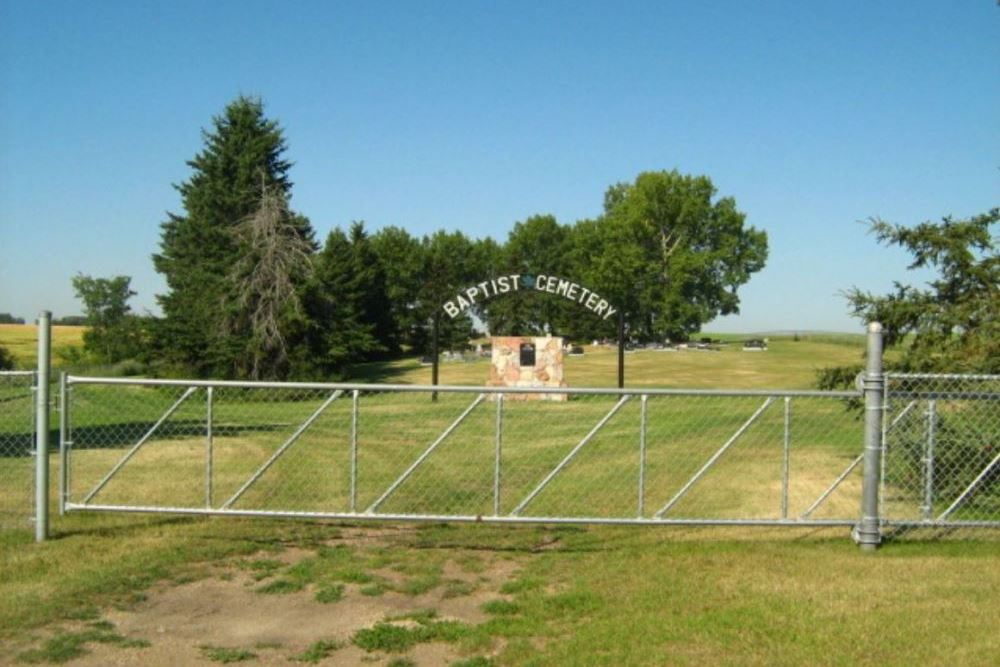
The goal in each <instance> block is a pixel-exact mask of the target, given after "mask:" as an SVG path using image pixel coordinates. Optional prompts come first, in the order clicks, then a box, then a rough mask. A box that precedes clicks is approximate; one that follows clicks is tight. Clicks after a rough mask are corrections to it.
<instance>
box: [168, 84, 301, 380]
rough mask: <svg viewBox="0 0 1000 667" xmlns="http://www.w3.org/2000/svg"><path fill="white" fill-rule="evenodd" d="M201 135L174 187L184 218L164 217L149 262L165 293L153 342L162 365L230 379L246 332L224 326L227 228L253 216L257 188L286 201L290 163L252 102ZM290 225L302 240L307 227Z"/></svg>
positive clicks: (229, 259) (234, 249)
mask: <svg viewBox="0 0 1000 667" xmlns="http://www.w3.org/2000/svg"><path fill="white" fill-rule="evenodd" d="M202 134H203V139H204V148H203V150H202V151H201V152H200V153H198V154H197V155H196V156H195V157H194V159H192V160H191V161H189V162H188V166H190V167H191V169H192V171H193V173H192V174H191V177H190V178H189V179H188V180H187V181H185V182H184V183H181V184H180V185H179V186H177V189H178V191H179V192H180V193H181V201H182V205H183V208H184V213H183V214H182V215H177V214H169V217H168V219H167V221H166V222H164V223H163V224H162V235H161V240H160V252H159V253H157V254H155V255H154V256H153V263H154V266H155V267H156V270H157V271H158V272H160V273H162V274H163V276H164V278H165V279H166V281H167V288H168V291H167V293H166V294H163V295H160V296H158V300H159V303H160V306H161V307H162V309H163V315H164V317H163V320H162V322H161V323H160V326H159V327H158V331H157V338H158V339H159V341H160V344H159V345H158V347H159V349H160V350H161V354H163V355H164V356H165V357H166V358H167V360H168V361H170V362H172V363H175V364H178V365H181V366H184V367H186V368H187V369H188V370H190V371H193V372H195V373H197V374H198V375H202V376H206V375H216V376H227V377H228V376H233V375H237V374H238V372H239V369H240V368H241V357H242V355H244V354H245V352H246V350H247V349H248V347H249V345H250V343H249V340H250V338H251V332H250V331H249V330H245V331H229V332H227V331H226V326H225V322H226V321H227V317H228V316H229V312H228V311H229V310H230V309H231V308H232V307H233V304H232V302H231V299H229V298H228V286H229V283H228V274H229V272H230V270H231V268H232V267H233V266H234V265H235V264H236V263H237V261H238V259H239V255H240V247H239V241H238V239H237V237H236V236H235V235H234V234H233V228H234V227H235V226H237V225H238V224H239V223H240V221H242V220H244V219H246V218H247V216H249V215H250V214H251V213H253V212H254V211H255V210H256V209H257V207H258V205H259V200H260V192H261V187H262V181H263V187H264V188H267V189H269V190H271V191H273V192H275V193H276V194H278V195H280V196H281V197H282V198H284V200H286V201H287V199H288V197H289V194H290V190H291V185H292V184H291V182H290V181H289V180H288V170H289V168H290V167H291V163H290V162H288V161H286V160H285V159H283V157H282V154H283V153H284V151H285V148H286V145H285V140H284V137H283V133H282V130H281V128H280V127H279V126H278V123H277V122H276V121H274V120H269V119H267V118H266V117H265V116H264V105H263V103H262V102H261V101H260V100H259V99H255V98H249V97H242V96H241V97H239V98H237V99H236V100H234V101H233V102H231V103H230V104H229V105H228V106H226V108H225V110H224V111H223V113H222V114H221V115H220V116H217V117H215V118H214V119H213V122H212V129H211V130H205V131H203V133H202ZM298 220H299V224H300V225H301V226H302V227H303V228H304V233H306V232H307V228H308V222H307V221H305V220H304V219H298Z"/></svg>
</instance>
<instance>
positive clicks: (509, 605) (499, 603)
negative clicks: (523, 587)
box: [482, 600, 521, 616]
mask: <svg viewBox="0 0 1000 667" xmlns="http://www.w3.org/2000/svg"><path fill="white" fill-rule="evenodd" d="M482 610H483V611H485V612H486V613H487V614H490V615H492V616H513V615H514V614H516V613H517V612H519V611H521V608H520V607H518V606H517V603H516V602H511V601H509V600H490V601H489V602H485V603H483V606H482Z"/></svg>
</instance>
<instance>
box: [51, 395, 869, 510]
mask: <svg viewBox="0 0 1000 667" xmlns="http://www.w3.org/2000/svg"><path fill="white" fill-rule="evenodd" d="M79 384H105V385H115V384H118V385H140V386H176V387H183V388H184V392H183V393H182V394H181V396H180V397H179V398H178V399H177V400H176V401H175V402H174V403H173V404H172V405H171V406H170V407H169V408H167V410H166V411H165V412H164V413H163V414H162V415H161V416H160V417H159V419H157V421H156V422H155V423H154V424H153V426H152V427H150V428H149V429H148V430H147V431H146V432H145V433H144V434H143V435H142V437H141V438H139V440H138V441H137V442H136V443H135V444H134V445H132V446H131V447H130V448H129V450H128V451H127V452H126V453H125V454H124V455H123V456H122V457H121V459H119V460H118V461H117V463H115V465H114V466H113V467H112V468H111V470H110V471H109V472H108V473H107V474H106V475H104V477H103V478H102V479H101V480H100V481H99V482H98V483H97V484H96V485H95V486H94V488H92V489H90V490H89V491H88V492H87V493H86V495H85V496H84V497H83V499H82V501H81V502H70V501H69V498H68V495H67V494H68V485H69V476H68V460H69V456H70V453H71V450H72V447H73V442H72V424H71V420H70V405H69V402H68V401H67V400H66V396H67V395H68V394H69V392H71V391H72V388H73V386H75V385H79ZM63 385H64V387H63V399H62V405H63V410H62V414H61V420H60V421H61V424H62V437H61V442H60V445H61V447H60V450H61V460H62V464H63V465H62V471H63V474H61V475H60V494H59V498H60V509H61V510H62V511H80V510H89V511H112V512H167V513H179V514H223V515H241V516H287V517H315V518H335V519H392V520H430V521H489V522H498V523H540V522H542V523H581V524H585V523H593V524H650V525H667V524H684V525H814V526H830V525H842V526H850V525H854V523H855V520H854V519H852V518H849V517H845V518H839V519H814V518H812V517H811V515H812V514H813V513H814V512H815V511H816V509H817V508H819V507H820V506H821V505H822V504H823V503H824V502H826V501H827V499H829V497H830V496H831V495H832V494H833V492H834V491H835V490H836V488H837V487H838V486H839V485H840V484H841V483H842V482H843V481H844V480H845V479H846V478H847V477H848V475H849V474H850V473H851V472H852V471H853V470H854V469H855V468H856V467H857V465H858V462H859V459H855V460H854V461H852V463H851V464H850V465H849V466H848V468H847V469H846V470H844V471H843V473H841V474H840V475H839V476H838V477H837V479H836V480H835V481H834V482H833V484H832V485H831V486H830V487H828V488H827V489H825V490H824V491H823V493H822V494H820V496H819V497H818V498H816V500H815V501H814V502H813V503H812V504H811V505H810V507H809V508H808V509H807V510H806V511H805V512H803V513H802V514H801V515H800V516H798V517H794V518H792V517H789V515H788V487H789V452H790V447H791V409H792V401H793V399H794V398H796V397H809V398H815V397H821V398H839V399H844V398H857V397H858V393H857V392H853V391H844V392H820V391H809V390H782V391H767V390H709V389H703V390H674V389H659V390H654V389H647V390H627V389H626V390H620V389H616V390H609V389H567V388H553V389H545V388H524V389H519V388H505V389H504V390H503V391H502V392H500V391H496V392H492V391H491V392H483V391H482V390H476V389H473V388H470V387H451V386H441V385H438V386H435V387H422V386H416V385H363V384H321V383H247V382H212V381H184V380H130V379H123V378H90V377H78V376H66V377H64V380H63ZM219 387H240V388H247V387H262V388H280V389H289V388H295V389H313V390H326V391H329V392H330V393H329V394H328V396H327V397H326V399H325V400H324V401H322V403H321V404H320V405H319V406H318V407H317V408H316V409H315V410H314V411H313V412H312V413H311V414H310V415H309V417H307V418H306V419H305V420H304V421H303V422H302V423H301V424H300V425H299V426H298V427H297V428H296V429H295V431H294V432H293V433H292V434H291V435H290V436H289V437H288V438H287V439H285V440H284V441H283V442H282V443H281V444H280V445H279V446H278V447H277V449H275V451H274V452H273V453H272V454H271V455H270V457H269V458H268V459H267V460H266V461H265V462H264V463H263V464H261V465H260V466H259V467H258V468H257V469H256V470H255V471H254V472H253V473H252V474H251V475H250V476H249V477H248V478H247V479H246V480H245V481H244V482H243V483H242V485H241V486H240V487H239V489H238V490H237V491H236V492H235V493H233V494H232V495H231V496H230V497H229V498H228V499H227V500H226V501H225V502H223V503H222V504H221V505H218V506H216V505H215V503H214V502H213V489H212V439H213V433H212V406H213V390H214V389H215V388H219ZM199 389H205V390H206V399H207V415H208V420H207V425H206V439H207V444H206V459H205V471H206V474H205V477H206V481H205V506H204V507H159V506H131V505H109V504H101V503H95V502H93V500H94V498H95V497H97V495H98V494H99V493H100V491H101V490H102V489H104V488H105V487H106V486H107V484H108V483H109V482H110V481H111V480H112V479H113V478H114V477H115V476H116V475H117V474H118V473H119V472H120V471H121V470H122V469H123V468H124V467H125V466H126V464H127V463H128V462H129V460H130V459H132V457H134V456H135V454H136V453H137V452H138V451H139V450H140V449H141V448H142V447H143V446H145V445H146V444H147V443H148V442H149V440H150V439H151V438H152V436H153V435H154V434H155V432H156V431H157V430H158V429H159V428H160V427H161V426H162V425H163V424H164V423H165V422H166V421H167V420H168V419H169V418H170V417H171V416H172V415H173V414H174V413H175V412H176V411H177V410H178V409H179V408H180V406H181V405H182V404H183V403H184V402H185V401H187V400H188V399H189V398H190V397H191V396H193V395H194V394H195V393H196V392H197V391H198V390H199ZM376 391H399V392H431V391H434V392H440V393H447V392H452V393H475V394H476V395H475V397H474V399H473V400H472V402H471V403H470V404H469V405H468V406H467V407H466V408H465V409H464V410H463V411H462V412H461V413H460V414H459V415H458V416H457V417H456V418H455V419H454V420H453V421H452V422H451V423H450V424H449V425H448V426H447V427H446V428H445V429H444V430H443V431H442V432H441V433H440V434H439V435H438V436H437V437H436V438H435V439H434V440H433V441H432V442H431V443H430V444H429V445H428V446H427V447H426V448H425V449H424V450H422V452H421V453H420V454H419V455H418V456H417V457H416V458H415V459H414V460H413V461H412V463H411V464H410V465H409V466H408V467H407V468H406V470H405V471H404V472H403V473H402V474H400V475H399V476H398V477H397V478H396V479H395V480H394V481H393V482H392V483H391V484H389V485H388V486H387V487H386V488H385V489H384V490H383V491H382V492H381V494H380V495H379V496H378V497H377V499H376V500H374V501H373V502H371V503H370V504H369V505H368V506H367V507H365V508H364V509H363V510H360V509H359V507H358V505H357V472H358V470H357V453H358V452H357V448H358V400H359V395H360V393H362V392H376ZM348 392H349V393H350V394H351V398H352V401H351V434H350V438H351V440H350V490H349V494H350V501H349V511H347V512H310V511H296V510H288V511H284V510H250V509H240V508H238V507H235V505H236V504H237V502H238V501H239V500H240V498H242V497H243V496H244V494H245V493H246V492H247V491H248V490H249V489H251V488H252V487H253V485H254V484H255V483H257V481H258V480H260V479H261V478H262V477H263V476H264V475H265V474H266V472H267V471H268V470H269V469H270V468H271V467H272V466H273V465H274V464H275V463H276V462H277V461H278V460H279V459H280V458H281V457H282V456H284V455H285V454H286V453H287V452H288V451H289V449H290V448H291V447H292V446H293V445H294V444H295V443H296V442H297V441H298V440H299V439H300V438H301V436H302V435H303V434H304V433H305V432H306V431H307V430H308V429H309V427H310V426H311V425H313V424H314V423H315V422H316V421H317V420H318V419H319V417H320V416H321V415H322V414H323V413H324V412H325V411H326V410H327V408H329V406H330V405H332V404H333V403H334V402H335V401H337V400H338V399H340V398H341V397H342V396H343V395H344V394H345V393H348ZM518 393H532V394H538V393H559V394H566V393H570V394H580V395H592V396H593V395H604V396H607V395H617V397H618V400H617V402H616V403H615V404H614V405H613V406H612V407H611V409H610V410H609V411H608V412H607V413H606V414H605V415H604V416H603V417H602V418H601V419H600V420H599V421H598V422H597V423H596V424H595V425H594V426H593V427H592V428H591V429H590V431H589V432H588V433H587V434H586V435H585V436H584V437H583V438H582V439H581V440H580V441H579V442H577V443H576V444H575V445H574V446H573V447H572V448H571V449H570V450H569V452H568V453H567V454H566V455H565V456H564V457H563V458H562V459H561V460H560V461H559V463H558V464H556V465H555V466H554V467H553V468H552V469H551V470H550V471H549V472H548V473H547V474H546V475H545V476H544V477H543V478H542V479H541V480H540V481H539V482H538V483H537V484H536V485H535V486H534V487H533V488H532V490H531V491H530V492H528V493H527V494H526V495H525V496H524V497H523V498H521V499H520V500H519V502H518V503H517V504H516V505H515V506H514V508H513V509H512V510H511V511H510V512H509V513H507V514H501V513H500V496H501V491H502V489H501V452H502V447H503V415H504V396H505V395H510V394H518ZM489 396H494V397H495V402H496V438H495V453H494V471H493V514H492V515H491V516H482V515H474V516H473V515H459V514H454V515H452V514H401V513H386V512H380V511H379V509H380V507H382V506H383V505H384V504H385V503H386V501H387V500H388V499H389V498H390V497H392V496H393V494H395V493H396V492H397V491H398V490H399V488H400V487H401V486H402V485H404V484H405V483H406V481H407V480H408V479H409V478H410V477H411V476H412V475H413V474H414V472H415V471H417V470H418V469H419V468H420V467H421V466H422V465H423V464H424V463H425V461H427V460H428V458H429V457H430V456H431V455H432V454H433V453H434V451H435V450H436V449H438V447H439V446H440V445H441V444H442V443H443V442H445V441H446V440H447V439H448V437H449V436H450V435H451V434H452V433H454V431H455V430H456V429H457V428H458V427H459V426H460V425H461V424H462V423H463V422H464V421H465V420H466V419H467V418H468V417H469V415H470V414H472V413H473V412H474V411H475V410H476V408H477V407H479V406H480V405H481V404H482V403H483V402H484V401H485V400H486V399H487V397H489ZM655 396H717V397H718V396H728V397H753V396H757V397H759V398H763V399H764V400H763V402H762V403H761V404H760V405H759V406H758V407H757V409H756V410H755V411H754V412H753V413H752V414H751V415H750V416H749V417H748V418H747V419H746V420H745V421H744V422H743V423H742V424H741V425H740V426H739V428H737V429H736V431H735V432H734V433H733V434H732V435H731V436H730V437H729V438H728V439H727V440H726V441H725V442H724V443H723V444H722V445H721V446H720V447H719V448H718V449H717V450H716V451H715V452H714V453H713V454H712V455H711V456H710V457H709V458H708V460H707V461H706V462H705V463H704V464H703V465H702V466H701V467H700V468H699V469H698V471H697V472H695V473H694V474H693V475H692V476H691V477H690V478H689V479H688V480H687V481H686V482H685V483H684V484H683V485H682V486H681V488H680V489H679V490H678V491H677V492H676V493H675V494H674V495H673V497H672V498H671V499H670V500H669V501H668V502H667V503H666V504H665V505H663V506H662V507H660V508H659V509H658V510H657V511H656V512H655V513H653V514H652V515H646V513H645V506H644V504H645V502H644V501H645V495H646V494H645V492H646V444H647V443H646V439H647V434H646V429H647V403H648V400H649V398H650V397H655ZM634 398H639V400H640V422H639V424H640V428H639V438H638V439H639V442H638V463H639V466H638V467H639V471H638V479H637V480H636V485H637V501H636V514H635V517H634V518H629V517H620V518H614V517H559V516H545V515H530V514H527V513H526V510H527V509H528V507H529V506H530V505H531V504H532V502H533V501H534V500H535V499H536V498H537V497H538V496H539V494H541V493H542V491H544V489H545V488H547V487H548V486H549V485H550V484H551V483H552V482H553V480H555V479H556V478H557V477H558V476H559V475H560V474H561V473H562V472H563V471H564V470H565V469H566V468H567V467H568V466H569V465H570V463H571V462H572V461H573V460H574V459H575V458H576V457H577V456H578V455H579V453H580V452H581V451H582V450H583V449H584V448H585V447H586V446H587V445H588V443H590V442H591V441H592V440H593V439H594V437H595V436H596V435H597V434H598V433H599V432H600V431H601V429H602V428H604V426H605V425H607V424H608V422H609V421H611V419H612V418H614V416H615V415H616V414H618V412H619V411H620V410H621V408H622V407H623V406H624V405H625V404H626V403H628V402H629V401H631V400H632V399H634ZM778 399H782V402H783V406H784V434H783V456H782V458H783V470H782V490H781V516H780V518H760V519H753V518H751V519H725V518H682V517H672V516H669V512H670V511H671V510H672V509H673V508H674V507H675V506H676V505H677V504H678V503H679V502H680V501H681V500H682V499H683V498H684V497H685V496H686V495H687V494H688V493H689V492H690V491H691V489H692V488H693V487H694V486H695V485H696V484H698V482H699V481H700V480H701V479H702V478H703V477H704V476H705V475H706V474H707V473H708V472H709V471H710V470H711V469H712V468H713V466H715V465H716V464H717V463H718V462H719V460H720V459H722V457H723V456H724V455H725V454H726V453H727V452H728V451H730V450H731V449H732V448H733V447H734V446H735V445H736V444H737V442H738V441H739V439H740V437H741V436H742V435H743V434H744V433H746V431H747V430H748V429H749V428H750V426H752V425H753V424H754V423H755V422H756V421H757V420H758V419H759V418H760V417H761V416H762V415H763V414H764V413H765V411H767V409H768V408H769V407H770V406H772V405H773V404H774V403H775V402H777V401H778Z"/></svg>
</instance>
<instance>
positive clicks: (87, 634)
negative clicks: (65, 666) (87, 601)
mask: <svg viewBox="0 0 1000 667" xmlns="http://www.w3.org/2000/svg"><path fill="white" fill-rule="evenodd" d="M90 643H101V644H113V645H115V646H120V647H122V648H145V647H147V646H149V642H148V641H146V640H145V639H136V638H129V637H125V636H123V635H121V634H119V633H118V632H116V631H115V626H114V624H113V623H111V622H109V621H96V622H93V623H91V624H90V626H89V627H88V628H87V629H86V630H81V631H79V632H61V633H59V634H56V635H55V636H53V637H51V638H50V639H47V640H46V641H45V642H44V643H43V644H42V646H41V647H40V648H37V649H32V650H30V651H25V652H24V653H21V654H20V655H19V656H18V660H19V661H20V662H25V663H31V664H37V663H45V662H54V663H63V662H69V661H70V660H73V659H75V658H79V657H81V656H83V655H86V654H87V653H89V650H88V649H87V644H90Z"/></svg>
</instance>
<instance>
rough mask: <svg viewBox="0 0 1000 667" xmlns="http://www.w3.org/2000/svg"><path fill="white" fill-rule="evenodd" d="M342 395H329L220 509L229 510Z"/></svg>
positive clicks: (336, 392) (339, 393)
mask: <svg viewBox="0 0 1000 667" xmlns="http://www.w3.org/2000/svg"><path fill="white" fill-rule="evenodd" d="M343 393H344V392H343V390H341V389H338V390H337V391H335V392H333V393H332V394H330V397H329V398H327V399H326V400H325V401H323V404H322V405H320V406H319V407H318V408H316V411H315V412H313V413H312V414H311V415H309V418H308V419H306V420H305V421H304V422H302V425H301V426H299V427H298V428H297V429H295V433H292V435H290V436H289V437H288V440H285V442H284V443H283V444H282V445H281V447H278V449H277V450H276V451H275V452H274V454H271V458H269V459H268V460H267V461H265V462H264V465H262V466H261V467H259V468H257V472H255V473H254V474H252V475H251V476H250V479H248V480H247V481H246V483H244V484H243V486H241V487H240V490H239V491H237V492H236V493H234V494H233V496H232V497H231V498H230V499H229V500H227V501H226V502H225V503H223V505H222V509H224V510H227V509H229V508H230V507H231V506H232V504H233V503H235V502H236V501H237V500H239V499H240V496H242V495H243V494H244V493H246V491H247V489H249V488H250V487H251V486H253V483H254V482H256V481H257V480H258V479H260V476H261V475H263V474H264V473H265V472H267V469H268V468H270V467H271V466H272V465H274V462H275V461H277V460H278V459H279V458H281V455H282V454H284V453H285V452H286V451H287V450H288V448H289V447H291V446H292V445H294V444H295V442H296V441H297V440H298V439H299V438H300V437H302V434H303V433H305V432H306V429H308V428H309V427H310V426H312V425H313V422H315V421H316V420H317V419H319V417H320V415H322V414H323V412H324V411H325V410H326V409H327V408H328V407H330V404H331V403H333V402H334V401H335V400H337V399H338V398H340V396H341V395H342V394H343Z"/></svg>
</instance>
